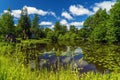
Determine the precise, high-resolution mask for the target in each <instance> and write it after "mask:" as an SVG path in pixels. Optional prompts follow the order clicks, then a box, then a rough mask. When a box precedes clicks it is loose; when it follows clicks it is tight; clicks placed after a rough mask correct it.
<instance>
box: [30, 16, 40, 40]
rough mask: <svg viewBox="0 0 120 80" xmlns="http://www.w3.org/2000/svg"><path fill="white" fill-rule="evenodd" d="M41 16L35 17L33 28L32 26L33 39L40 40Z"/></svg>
mask: <svg viewBox="0 0 120 80" xmlns="http://www.w3.org/2000/svg"><path fill="white" fill-rule="evenodd" d="M39 28H40V26H39V16H38V14H35V15H34V18H33V20H32V26H31V32H32V37H33V38H39Z"/></svg>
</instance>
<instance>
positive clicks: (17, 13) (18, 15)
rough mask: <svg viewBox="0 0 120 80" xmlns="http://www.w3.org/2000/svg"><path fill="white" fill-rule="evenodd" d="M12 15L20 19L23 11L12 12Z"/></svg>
mask: <svg viewBox="0 0 120 80" xmlns="http://www.w3.org/2000/svg"><path fill="white" fill-rule="evenodd" d="M11 14H12V15H13V16H14V17H16V18H19V17H20V14H21V10H12V13H11Z"/></svg>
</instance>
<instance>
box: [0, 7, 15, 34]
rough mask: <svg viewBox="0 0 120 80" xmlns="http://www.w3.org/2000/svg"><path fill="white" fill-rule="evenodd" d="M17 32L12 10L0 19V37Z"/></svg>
mask: <svg viewBox="0 0 120 80" xmlns="http://www.w3.org/2000/svg"><path fill="white" fill-rule="evenodd" d="M14 30H15V27H14V21H13V16H12V15H11V11H10V9H8V10H7V11H6V12H5V13H3V14H2V16H1V17H0V33H1V34H0V35H4V36H5V35H6V34H8V33H13V32H14Z"/></svg>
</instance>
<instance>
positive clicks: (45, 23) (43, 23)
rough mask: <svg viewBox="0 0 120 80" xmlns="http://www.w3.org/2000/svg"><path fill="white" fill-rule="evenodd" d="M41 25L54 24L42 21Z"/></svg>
mask: <svg viewBox="0 0 120 80" xmlns="http://www.w3.org/2000/svg"><path fill="white" fill-rule="evenodd" d="M39 25H46V26H49V25H52V22H48V21H42V22H41V23H40V24H39Z"/></svg>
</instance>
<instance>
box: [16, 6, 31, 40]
mask: <svg viewBox="0 0 120 80" xmlns="http://www.w3.org/2000/svg"><path fill="white" fill-rule="evenodd" d="M18 27H19V28H20V31H21V33H22V38H23V39H29V38H31V32H30V27H31V22H30V17H29V16H28V12H27V8H23V9H22V12H21V16H20V19H19V21H18Z"/></svg>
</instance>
